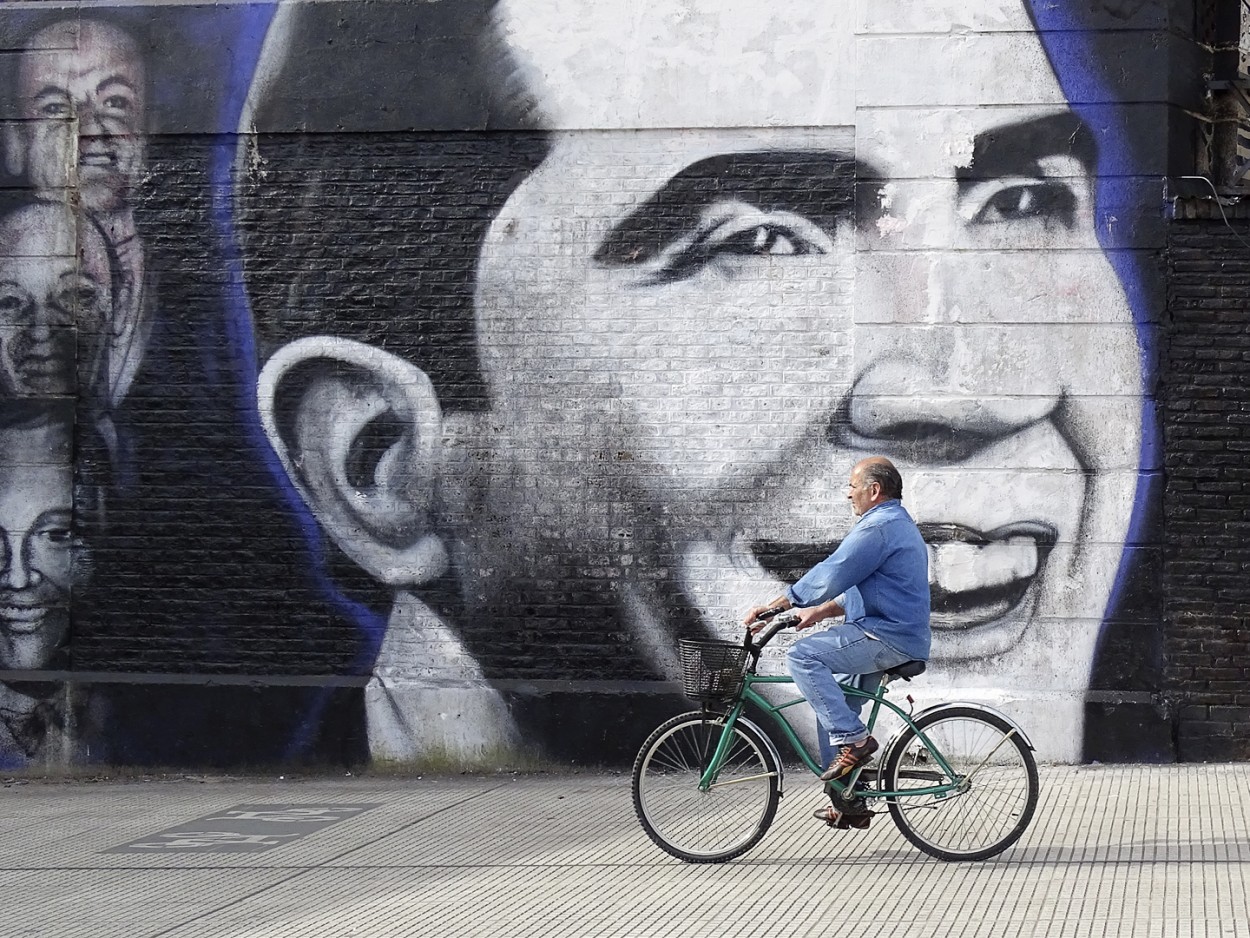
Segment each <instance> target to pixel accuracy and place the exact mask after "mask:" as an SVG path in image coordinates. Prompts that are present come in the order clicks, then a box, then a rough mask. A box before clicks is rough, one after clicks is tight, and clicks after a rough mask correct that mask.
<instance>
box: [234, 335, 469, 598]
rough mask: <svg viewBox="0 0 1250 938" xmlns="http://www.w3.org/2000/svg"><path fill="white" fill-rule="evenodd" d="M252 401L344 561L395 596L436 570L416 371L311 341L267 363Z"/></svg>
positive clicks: (421, 381)
mask: <svg viewBox="0 0 1250 938" xmlns="http://www.w3.org/2000/svg"><path fill="white" fill-rule="evenodd" d="M256 393H257V406H258V407H259V410H260V417H261V423H262V424H263V426H264V428H265V433H266V435H267V436H268V437H269V443H270V445H271V446H272V447H273V449H274V451H275V452H276V453H277V455H278V458H279V459H280V460H281V461H282V465H283V467H284V468H285V469H286V472H287V476H288V477H289V478H290V480H291V482H292V483H293V484H294V485H295V487H296V489H297V490H298V491H299V493H300V495H301V496H302V497H303V498H304V501H305V502H306V503H307V504H308V506H309V508H311V509H312V511H313V514H314V515H316V517H317V520H318V521H320V522H321V526H322V527H323V528H324V529H325V532H326V534H328V535H329V537H330V538H331V539H332V540H333V541H334V542H335V543H336V544H337V545H338V546H339V547H340V548H341V549H342V550H343V551H344V553H346V554H347V555H348V556H349V557H351V558H352V559H353V560H354V561H355V562H356V563H357V564H359V565H360V566H361V567H362V568H363V569H364V570H366V571H367V572H368V573H370V574H372V575H373V576H374V577H375V578H376V579H378V580H379V581H381V582H382V583H385V584H387V585H390V586H396V587H399V586H409V585H415V584H418V583H422V582H427V581H429V580H431V579H433V578H435V577H437V576H438V575H440V574H441V573H442V572H443V571H444V570H445V569H446V567H447V553H446V550H445V549H444V547H443V544H442V542H441V541H440V540H439V538H438V537H437V535H436V534H435V533H434V509H435V506H434V498H435V490H436V487H437V482H438V475H439V470H440V465H441V461H442V432H443V430H442V411H441V409H440V408H439V405H438V398H437V396H436V395H435V393H434V388H433V386H432V385H431V384H430V380H429V378H427V377H426V376H425V373H424V372H423V371H421V369H419V368H417V367H416V366H415V365H412V364H411V363H409V362H407V361H405V360H404V359H402V358H399V357H397V356H395V355H392V354H390V353H389V352H384V351H382V350H381V349H377V348H373V347H372V346H368V345H362V344H361V343H359V342H353V341H351V340H348V339H339V338H332V337H328V336H316V337H312V338H306V339H299V340H298V341H295V342H292V343H291V344H289V345H286V346H284V347H283V348H282V349H281V350H279V351H278V352H277V354H275V355H274V356H273V357H272V358H270V359H269V361H268V362H267V363H266V364H265V367H264V369H263V370H262V371H261V373H260V378H259V381H258V382H257V392H256Z"/></svg>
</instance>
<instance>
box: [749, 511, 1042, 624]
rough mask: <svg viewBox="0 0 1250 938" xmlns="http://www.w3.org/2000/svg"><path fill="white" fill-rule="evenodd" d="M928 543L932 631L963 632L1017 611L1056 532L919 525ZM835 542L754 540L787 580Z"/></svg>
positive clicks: (767, 564) (1033, 526) (762, 557)
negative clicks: (801, 542)
mask: <svg viewBox="0 0 1250 938" xmlns="http://www.w3.org/2000/svg"><path fill="white" fill-rule="evenodd" d="M919 528H920V533H921V535H922V536H923V537H924V539H925V543H926V544H927V545H928V547H929V591H930V597H931V602H932V615H931V620H930V621H931V623H932V626H933V628H934V630H945V631H951V632H958V631H966V630H969V629H973V628H977V627H979V626H983V625H988V624H989V623H992V622H994V621H996V620H999V619H1002V618H1004V617H1005V616H1007V615H1009V614H1010V613H1012V612H1013V611H1015V610H1016V609H1018V608H1019V607H1020V606H1021V605H1022V604H1023V603H1024V602H1025V601H1026V599H1027V598H1028V597H1029V595H1030V593H1031V588H1032V586H1033V584H1034V583H1036V582H1037V580H1038V578H1039V576H1040V575H1041V572H1042V570H1043V569H1044V568H1045V566H1046V560H1047V558H1048V557H1049V555H1050V551H1051V548H1052V547H1054V545H1055V542H1056V540H1057V539H1058V534H1057V532H1056V530H1055V529H1054V528H1053V527H1052V526H1051V525H1049V524H1045V523H1044V522H1040V521H1022V522H1016V523H1014V524H1009V525H1004V526H1002V527H999V528H994V529H993V530H991V531H979V530H977V529H976V528H971V527H968V526H967V525H962V524H953V523H941V524H921V525H919ZM839 543H840V542H832V543H822V544H795V543H785V542H780V541H755V542H753V543H752V544H751V550H752V552H753V553H754V555H755V558H756V560H758V561H759V563H760V565H761V566H762V567H763V568H764V569H765V570H767V571H768V572H769V573H771V574H772V575H773V576H775V577H777V579H779V580H781V581H782V582H784V583H793V582H795V581H796V580H798V579H799V578H800V577H802V576H803V574H805V573H806V572H807V571H808V570H810V569H811V568H812V567H813V566H815V565H816V564H818V563H820V561H822V560H824V559H825V558H826V557H828V556H829V555H830V554H831V553H833V552H834V551H835V550H836V549H837V547H838V544H839Z"/></svg>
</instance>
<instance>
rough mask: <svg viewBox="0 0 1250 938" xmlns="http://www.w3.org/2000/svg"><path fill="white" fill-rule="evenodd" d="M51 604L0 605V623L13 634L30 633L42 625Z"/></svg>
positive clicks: (50, 608)
mask: <svg viewBox="0 0 1250 938" xmlns="http://www.w3.org/2000/svg"><path fill="white" fill-rule="evenodd" d="M52 608H53V607H51V606H25V605H23V606H11V605H4V606H0V625H2V626H3V628H4V630H5V631H6V632H10V633H12V634H15V635H30V634H32V633H34V632H38V631H39V629H41V628H42V627H43V623H44V620H45V619H46V618H47V617H48V613H50V612H51V611H52Z"/></svg>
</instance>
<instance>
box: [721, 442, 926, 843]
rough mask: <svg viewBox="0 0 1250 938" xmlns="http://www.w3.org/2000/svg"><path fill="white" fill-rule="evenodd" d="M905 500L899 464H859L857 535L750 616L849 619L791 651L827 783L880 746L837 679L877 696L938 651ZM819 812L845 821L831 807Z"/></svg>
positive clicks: (858, 701) (852, 494)
mask: <svg viewBox="0 0 1250 938" xmlns="http://www.w3.org/2000/svg"><path fill="white" fill-rule="evenodd" d="M902 497H903V479H902V476H900V475H899V472H898V470H897V469H896V468H895V467H894V464H893V463H891V462H890V460H888V459H886V458H885V457H883V456H872V457H869V458H867V459H863V460H861V461H860V462H858V463H856V464H855V467H854V468H853V469H852V470H851V478H850V482H849V484H848V485H847V498H848V499H849V500H850V502H851V511H852V512H853V513H854V514H855V515H856V516H857V517H858V519H859V520H858V521H857V522H856V523H855V525H854V527H852V528H851V531H850V533H849V534H848V535H847V536H846V538H845V539H844V540H843V541H842V543H841V544H840V545H839V546H838V549H837V550H835V551H834V552H833V553H832V554H831V555H830V556H829V557H828V558H826V559H825V560H822V561H821V562H820V563H818V564H817V565H816V566H814V567H813V568H812V569H811V570H809V571H808V572H807V573H806V574H804V576H803V578H802V579H800V580H799V581H798V582H797V583H795V584H794V585H793V586H791V587H790V588H789V589H787V590H786V592H785V593H784V594H782V595H781V596H778V597H776V598H775V599H773V600H772V601H771V602H769V603H768V604H767V605H765V606H756V607H755V608H753V609H751V611H750V612H748V613H747V615H746V618H745V619H744V620H743V624H744V625H746V626H747V627H748V628H750V629H751V631H752V632H753V633H754V632H756V631H758V630H759V629H760V628H762V627H763V623H762V620H761V619H760V616H761V615H762V614H764V613H769V612H775V611H778V610H782V609H790V608H794V607H797V608H800V609H802V610H803V612H802V613H801V614H800V615H799V620H798V622H797V623H796V625H795V628H796V629H800V630H801V629H806V628H809V627H811V626H813V625H815V624H816V623H817V622H822V621H824V620H825V619H829V618H833V617H835V616H845V621H844V622H843V623H842V624H840V625H834V626H832V627H831V628H828V629H826V630H825V631H823V632H820V633H819V634H816V635H809V636H807V637H805V638H801V639H799V641H797V642H795V643H794V645H793V646H791V648H790V651H789V653H788V654H787V656H786V664H787V667H788V669H789V671H790V676H791V677H793V678H794V683H795V685H796V686H797V687H798V689H799V690H800V691H801V692H802V693H803V696H804V697H806V698H807V701H808V703H810V704H811V707H812V709H813V710H814V711H815V713H816V720H817V725H818V729H819V732H818V733H817V737H818V739H819V742H820V756H821V765H823V766H825V767H826V768H825V772H824V774H822V775H821V778H822V779H823V780H825V781H829V780H831V779H836V778H841V777H843V776H845V775H848V774H849V773H851V772H852V771H854V770H855V769H856V768H857V767H859V766H861V765H864V764H865V763H867V762H869V761H871V759H872V756H873V753H875V752H876V751H877V741H876V740H875V739H873V737H872V736H870V735H869V734H868V730H867V728H866V727H865V726H864V724H863V721H862V720H861V719H860V711H861V710H862V708H863V704H864V701H865V698H862V697H854V698H848V697H847V696H846V695H845V694H843V693H842V690H841V688H840V687H839V686H838V682H839V681H842V682H847V683H853V684H854V685H855V686H857V687H859V688H861V689H862V690H865V691H868V692H871V691H873V690H875V689H876V687H877V685H878V684H879V683H880V681H881V675H882V673H883V672H884V671H886V670H888V669H890V668H895V667H898V666H899V665H901V664H904V663H905V662H908V661H924V660H926V659H927V658H928V657H929V643H930V630H929V553H928V548H927V547H926V546H925V542H924V539H923V538H922V537H921V535H920V531H919V529H918V528H917V527H916V522H915V521H913V520H912V517H911V515H909V514H908V513H907V510H906V509H905V508H903V505H902V502H901V499H902ZM835 749H836V750H837V752H836V755H835V754H834V750H835ZM816 816H817V817H818V818H820V819H821V820H824V821H826V822H828V823H830V824H832V823H834V822H835V821H837V820H838V814H837V811H836V809H835V808H832V807H831V808H827V809H824V810H823V811H818V812H817V813H816Z"/></svg>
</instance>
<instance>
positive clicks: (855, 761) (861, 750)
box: [820, 736, 877, 782]
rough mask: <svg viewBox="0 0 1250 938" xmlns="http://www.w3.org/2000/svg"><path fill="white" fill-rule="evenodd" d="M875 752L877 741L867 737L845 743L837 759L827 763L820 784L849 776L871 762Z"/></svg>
mask: <svg viewBox="0 0 1250 938" xmlns="http://www.w3.org/2000/svg"><path fill="white" fill-rule="evenodd" d="M876 751H877V741H876V740H875V739H873V738H872V737H871V736H869V737H868V738H867V739H863V740H860V741H859V742H857V743H847V744H846V745H845V746H843V747H842V748H841V749H839V750H838V755H837V757H836V758H835V759H834V760H833V761H832V762H830V763H829V768H827V769H825V771H824V772H823V773H822V774H821V776H820V780H821V781H822V782H828V781H832V780H833V779H835V778H841V777H842V776H843V775H849V774H850V773H851V772H853V771H854V770H855V769H856V768H858V767H859V766H861V765H864V764H866V763H868V762H871V761H872V754H873V753H874V752H876Z"/></svg>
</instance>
